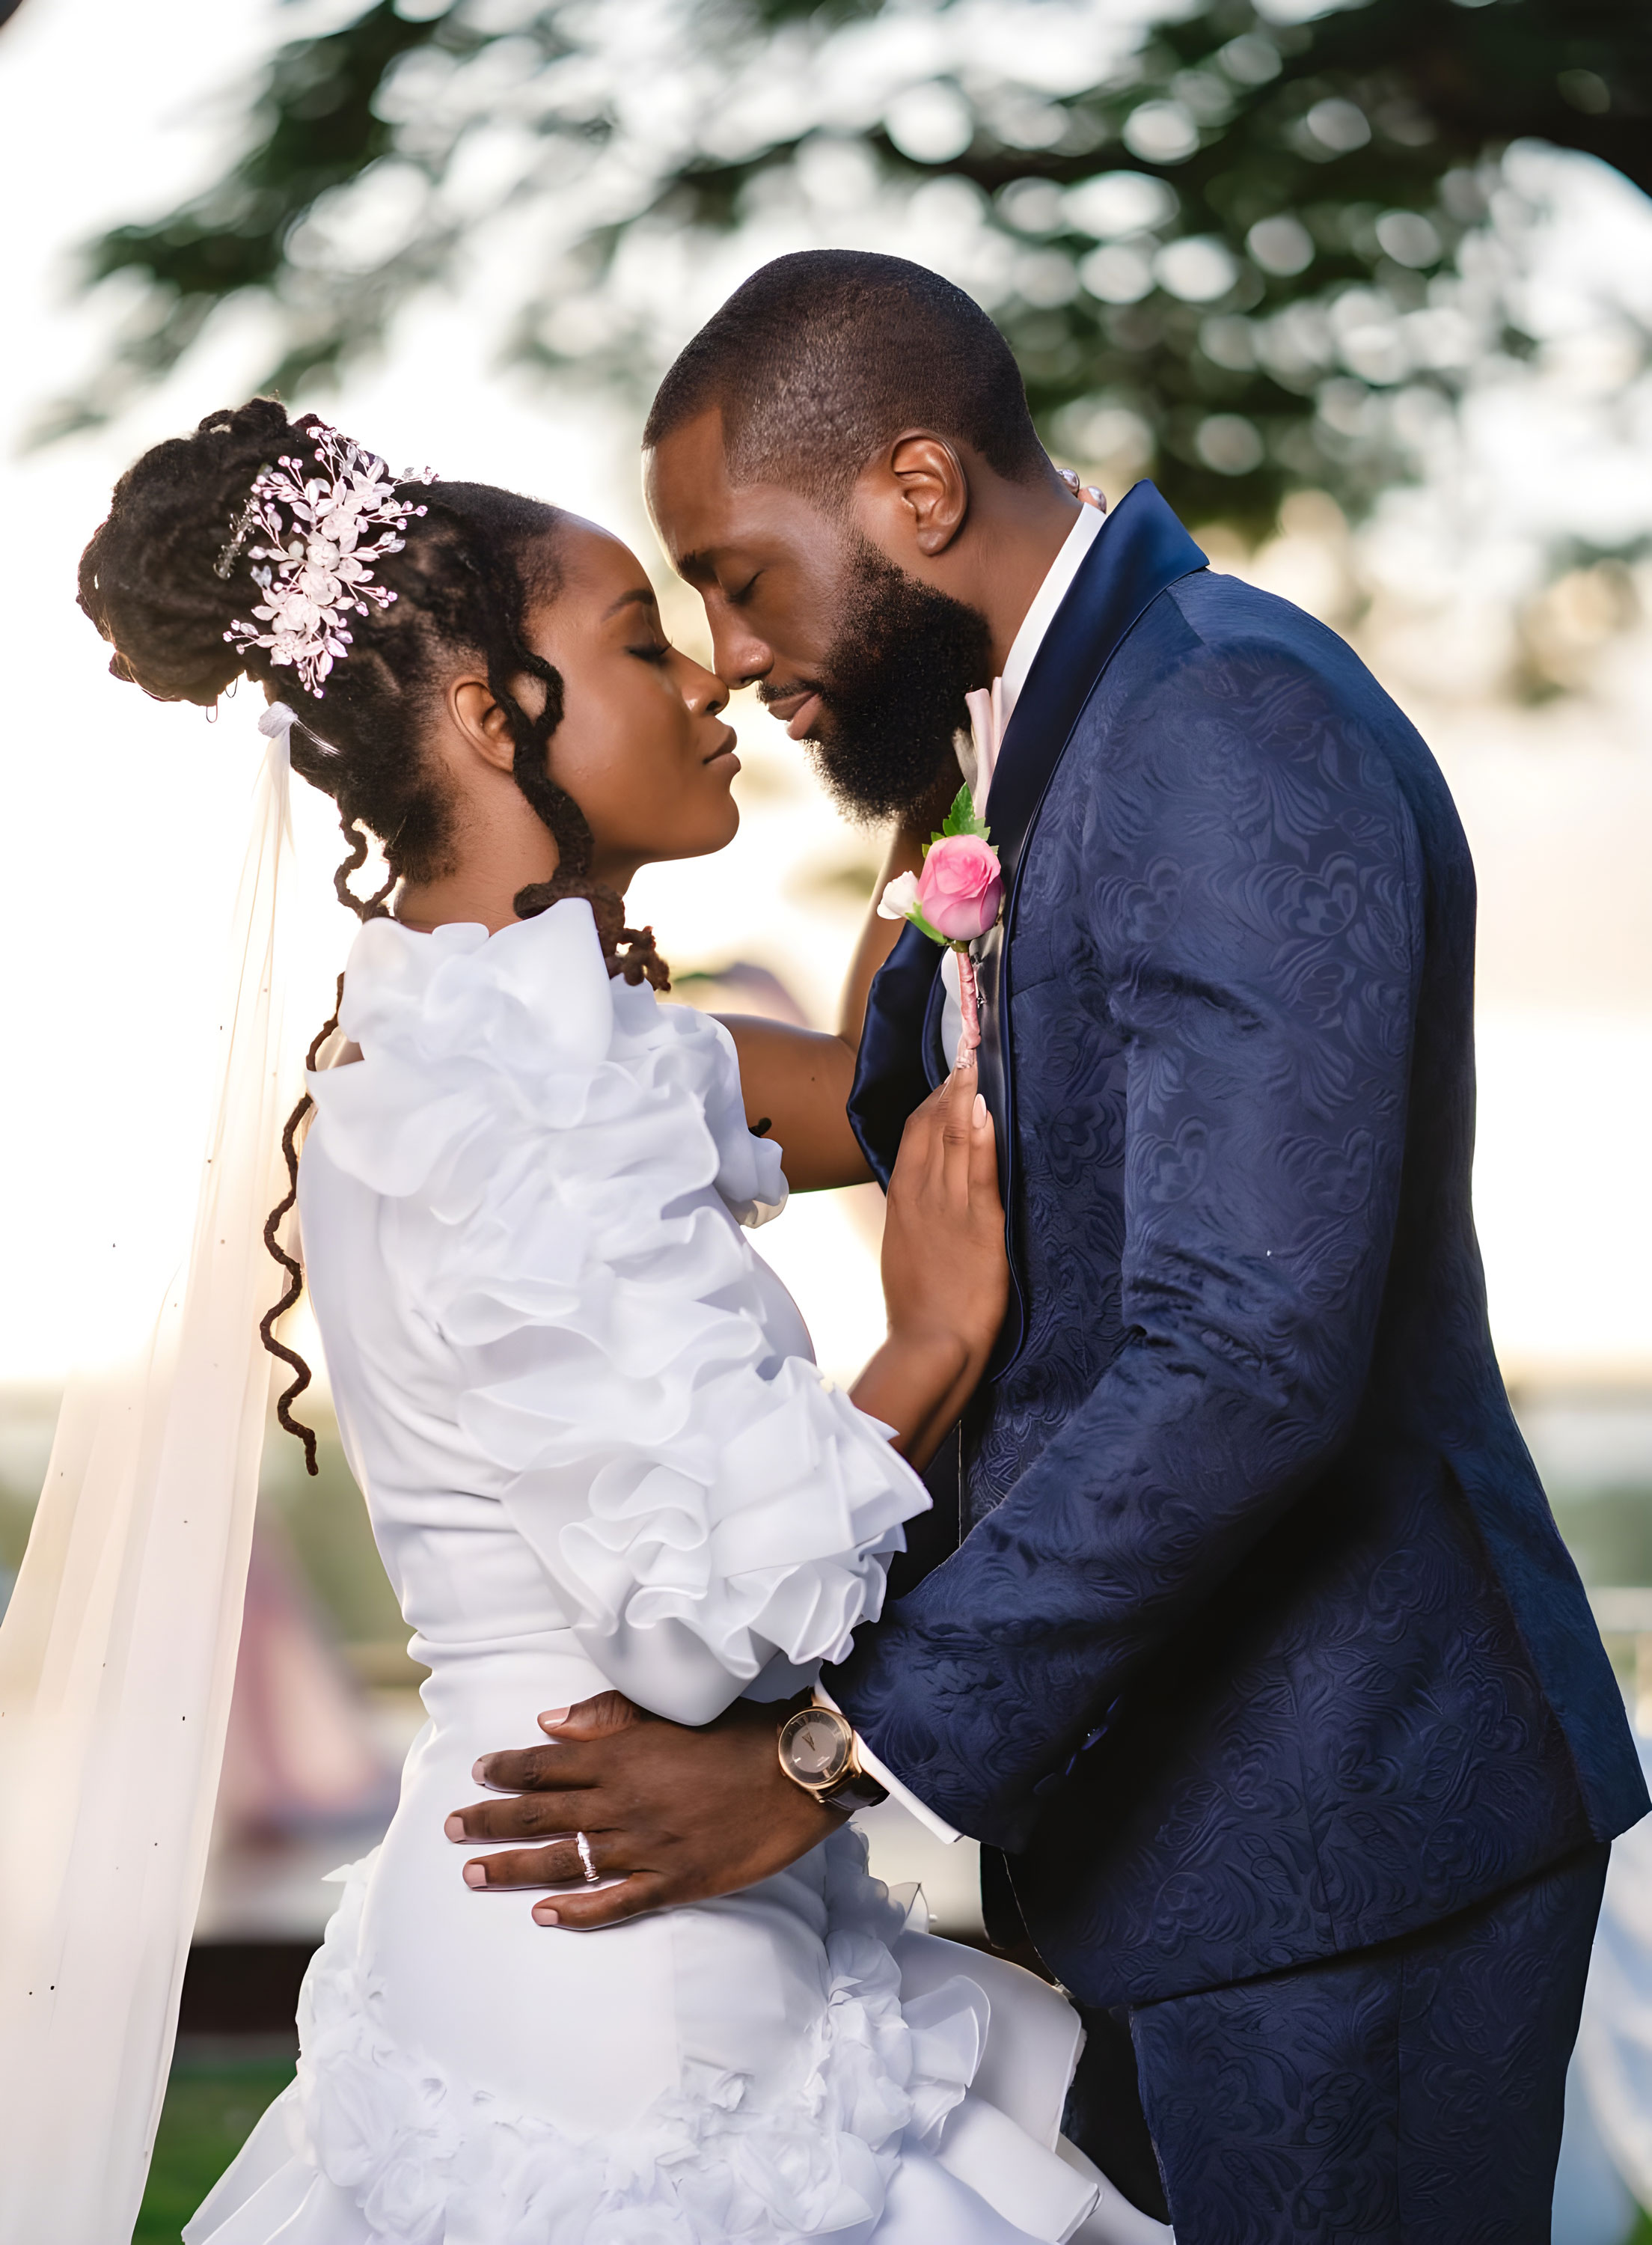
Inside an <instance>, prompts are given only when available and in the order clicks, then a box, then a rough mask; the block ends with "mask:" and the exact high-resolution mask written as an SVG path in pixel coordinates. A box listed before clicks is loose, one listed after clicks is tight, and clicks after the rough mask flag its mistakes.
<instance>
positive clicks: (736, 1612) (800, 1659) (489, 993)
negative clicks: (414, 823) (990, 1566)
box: [311, 899, 929, 1723]
mask: <svg viewBox="0 0 1652 2245" xmlns="http://www.w3.org/2000/svg"><path fill="white" fill-rule="evenodd" d="M342 1019H343V1026H344V1027H345V1028H346V1029H347V1031H348V1032H349V1035H350V1036H351V1037H353V1038H354V1039H355V1041H356V1042H357V1043H358V1044H359V1045H360V1046H361V1048H362V1054H363V1058H362V1061H360V1062H359V1063H356V1064H355V1065H352V1066H350V1067H349V1068H337V1069H333V1070H330V1071H328V1073H327V1074H326V1075H317V1076H315V1077H313V1078H312V1080H311V1089H312V1092H313V1093H314V1095H315V1101H316V1105H317V1110H318V1111H317V1119H316V1123H315V1132H316V1133H317V1135H318V1138H319V1141H320V1143H322V1144H324V1146H325V1149H326V1152H327V1156H328V1159H329V1160H330V1161H332V1162H333V1163H335V1164H336V1165H337V1166H338V1167H339V1168H341V1169H342V1170H345V1171H347V1172H348V1173H349V1174H350V1175H351V1176H353V1177H356V1178H357V1179H358V1180H360V1181H361V1182H362V1184H365V1185H367V1186H369V1188H371V1189H372V1190H375V1191H376V1192H377V1193H379V1194H380V1195H382V1196H383V1197H384V1199H385V1200H386V1201H387V1202H388V1203H389V1204H391V1205H390V1209H389V1220H388V1221H387V1222H386V1224H383V1226H382V1227H381V1236H382V1237H383V1239H384V1242H385V1251H386V1254H387V1258H389V1262H390V1265H391V1266H392V1267H391V1269H390V1272H389V1277H390V1280H391V1283H392V1285H395V1286H396V1287H397V1289H398V1290H399V1292H400V1295H401V1298H402V1299H403V1302H404V1305H405V1308H406V1312H407V1314H409V1315H410V1316H411V1317H413V1318H416V1319H418V1320H420V1321H421V1322H422V1324H423V1326H425V1328H426V1329H427V1331H428V1332H429V1333H431V1334H432V1335H433V1336H435V1337H436V1339H437V1340H438V1342H439V1343H440V1344H441V1345H442V1346H443V1350H444V1352H445V1353H447V1354H448V1355H449V1357H450V1360H451V1363H452V1365H453V1367H454V1380H455V1390H456V1394H455V1398H454V1409H455V1413H456V1415H457V1421H458V1424H459V1427H460V1428H461V1429H462V1431H463V1433H464V1435H465V1437H466V1438H467V1440H468V1441H469V1442H470V1443H471V1445H473V1446H474V1450H475V1454H476V1458H477V1476H478V1480H477V1486H478V1489H479V1490H480V1491H481V1492H482V1493H484V1494H496V1495H498V1496H499V1498H500V1499H501V1501H502V1502H504V1505H505V1507H506V1508H507V1509H508V1511H509V1513H510V1516H511V1520H512V1522H513V1523H514V1524H515V1526H516V1527H517V1528H518V1530H519V1531H520V1533H521V1534H522V1536H524V1537H525V1540H526V1541H527V1543H529V1544H530V1545H531V1547H532V1549H533V1550H534V1552H535V1553H536V1554H537V1556H538V1559H539V1561H540V1563H541V1564H542V1565H543V1566H544V1568H545V1571H546V1573H547V1575H548V1576H549V1577H550V1578H551V1581H552V1584H553V1585H554V1587H555V1590H556V1593H557V1596H558V1600H559V1604H560V1605H561V1607H562V1609H563V1611H564V1613H565V1618H566V1620H567V1623H568V1625H569V1626H570V1628H572V1630H573V1631H574V1632H575V1633H576V1634H577V1635H578V1637H579V1640H580V1642H581V1644H582V1645H583V1646H584V1648H585V1650H586V1652H587V1653H588V1654H589V1655H590V1657H591V1658H592V1660H593V1661H594V1662H595V1663H596V1665H598V1666H599V1668H600V1669H601V1670H602V1672H603V1673H604V1674H605V1675H606V1677H607V1678H608V1679H609V1680H610V1682H611V1683H612V1684H613V1685H616V1686H617V1687H618V1688H619V1689H620V1690H622V1691H624V1692H627V1693H628V1694H629V1695H630V1696H631V1697H632V1698H633V1699H636V1700H638V1701H639V1702H640V1704H641V1705H643V1706H647V1707H650V1708H652V1709H653V1711H654V1712H655V1713H660V1714H663V1715H667V1716H670V1717H671V1718H673V1719H674V1720H677V1721H680V1722H687V1723H700V1722H705V1721H707V1720H708V1719H710V1718H711V1717H712V1716H713V1715H714V1714H715V1713H718V1712H719V1711H720V1710H721V1708H722V1707H723V1706H727V1705H728V1702H729V1701H730V1700H731V1699H734V1698H735V1697H736V1696H737V1695H738V1694H739V1693H740V1692H741V1691H742V1690H743V1689H744V1688H745V1687H746V1686H747V1685H751V1684H752V1683H753V1682H754V1681H755V1679H758V1678H759V1677H763V1678H764V1679H765V1682H766V1683H769V1684H772V1683H774V1682H775V1679H776V1676H777V1675H778V1676H779V1677H780V1678H781V1679H782V1680H786V1679H789V1675H790V1674H791V1673H792V1672H796V1671H801V1672H805V1673H809V1672H812V1671H813V1669H814V1668H815V1666H816V1665H818V1664H819V1663H820V1662H822V1661H828V1660H835V1659H838V1658H842V1656H843V1653H844V1652H846V1651H847V1650H848V1646H849V1642H850V1636H851V1634H852V1632H853V1631H854V1630H855V1628H856V1625H857V1624H859V1623H860V1622H861V1621H863V1620H866V1619H869V1618H872V1617H874V1616H876V1614H877V1611H878V1610H879V1608H880V1605H881V1604H882V1600H883V1595H884V1568H885V1565H886V1563H887V1560H888V1557H889V1555H890V1553H891V1552H893V1551H895V1550H899V1549H900V1548H901V1547H902V1543H903V1541H904V1539H903V1537H902V1535H901V1523H902V1522H903V1521H904V1520H908V1519H911V1517H912V1516H913V1515H915V1514H916V1513H918V1512H921V1511H923V1510H924V1509H926V1507H927V1505H928V1502H929V1499H928V1496H927V1495H926V1493H925V1491H924V1487H923V1484H922V1483H921V1482H919V1480H918V1479H917V1475H915V1474H913V1473H912V1472H911V1469H910V1468H908V1467H907V1465H906V1464H905V1462H904V1461H903V1460H902V1459H901V1458H900V1457H899V1456H898V1455H897V1454H896V1452H895V1451H894V1450H893V1449H892V1448H890V1444H889V1442H888V1441H887V1440H886V1439H885V1437H886V1434H887V1431H888V1430H887V1429H885V1428H880V1427H879V1426H878V1425H877V1422H876V1421H873V1420H871V1419H869V1418H868V1417H866V1416H865V1414H863V1413H861V1412H859V1411H857V1410H856V1408H855V1407H854V1406H853V1404H851V1403H850V1401H849V1399H848V1397H847V1396H845V1395H843V1394H841V1393H839V1392H837V1391H836V1390H835V1389H834V1388H833V1387H832V1386H831V1383H830V1382H829V1381H827V1380H823V1378H822V1377H821V1374H820V1373H819V1371H818V1370H817V1368H816V1366H815V1364H814V1363H813V1361H812V1360H811V1357H810V1355H809V1343H808V1336H807V1333H806V1332H805V1331H804V1329H803V1327H802V1322H801V1320H800V1319H798V1318H797V1316H796V1310H795V1309H794V1307H793V1306H792V1305H791V1302H790V1299H789V1297H788V1296H787V1295H786V1294H785V1292H784V1290H783V1288H782V1287H781V1285H780V1284H779V1281H778V1280H777V1279H776V1278H775V1277H774V1274H773V1273H772V1272H770V1271H769V1270H768V1266H767V1265H764V1264H763V1263H762V1261H761V1260H760V1259H759V1258H757V1257H756V1256H755V1254H754V1253H753V1251H752V1250H751V1248H750V1247H749V1245H748V1243H747V1241H746V1239H745V1238H744V1237H743V1236H742V1234H741V1231H740V1229H739V1228H738V1226H739V1224H740V1223H741V1221H746V1222H749V1221H750V1220H751V1219H752V1218H753V1217H754V1216H755V1215H756V1214H758V1213H759V1212H760V1211H763V1210H772V1209H775V1208H777V1207H778V1206H779V1205H780V1204H781V1203H782V1202H783V1199H784V1197H785V1181H784V1178H783V1176H782V1171H781V1150H780V1149H779V1148H778V1147H776V1146H775V1145H774V1144H773V1143H772V1142H770V1141H769V1140H768V1139H756V1138H754V1137H752V1136H751V1134H750V1132H749V1131H748V1129H747V1128H746V1124H745V1113H744V1107H743V1104H742V1102H741V1095H740V1081H739V1073H738V1069H737V1067H736V1064H735V1055H734V1048H733V1044H732V1041H731V1040H730V1039H729V1037H728V1033H727V1032H726V1031H725V1030H724V1029H723V1028H721V1025H720V1024H718V1023H716V1022H714V1021H710V1020H708V1018H707V1017H705V1016H703V1015H701V1014H695V1013H694V1012H692V1011H691V1010H690V1009H688V1008H687V1007H675V1006H667V1007H661V1006H660V1005H659V1004H658V1003H657V1001H656V1000H655V999H654V996H653V992H652V991H650V990H647V989H646V988H633V987H630V986H628V985H626V984H625V983H623V982H617V981H611V980H609V979H608V975H607V973H606V965H605V962H604V960H603V959H602V956H601V953H600V949H599V946H598V942H597V937H596V931H595V927H594V925H593V923H592V918H591V912H590V908H589V906H588V905H586V904H585V903H584V902H583V901H581V900H579V899H570V900H568V901H566V902H564V903H562V904H559V905H553V906H552V909H551V911H549V912H545V913H544V914H542V915H541V916H540V917H538V919H532V920H528V921H525V922H522V923H519V924H517V925H514V926H510V927H507V928H504V929H503V930H501V931H500V932H499V933H497V934H495V935H493V936H491V937H490V936H488V935H487V933H486V932H485V931H484V929H482V928H480V927H471V926H450V927H445V928H442V929H439V930H437V933H435V934H433V935H421V934H415V933H412V932H411V931H410V930H407V929H404V928H401V927H399V926H396V924H395V923H393V922H389V921H375V922H372V923H370V924H369V926H367V927H365V928H364V929H363V930H362V934H361V936H360V938H359V939H358V940H357V943H356V946H355V950H354V952H353V953H352V954H351V959H350V966H349V973H348V976H347V979H346V984H345V997H344V1007H343V1016H342ZM760 1688H762V1687H760Z"/></svg>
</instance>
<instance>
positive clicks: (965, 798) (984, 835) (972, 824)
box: [930, 783, 992, 842]
mask: <svg viewBox="0 0 1652 2245" xmlns="http://www.w3.org/2000/svg"><path fill="white" fill-rule="evenodd" d="M945 834H978V835H979V836H980V838H981V839H982V841H983V842H988V841H990V840H991V839H992V828H991V827H990V826H989V825H988V824H987V823H986V821H985V819H984V818H983V817H981V814H980V812H979V811H977V809H976V808H975V797H973V796H972V794H971V793H970V790H969V787H968V785H967V783H966V784H965V786H963V787H961V788H959V790H958V793H957V794H956V795H955V796H954V797H952V808H951V810H950V811H948V812H947V814H946V816H945V817H944V819H943V820H942V821H941V832H940V834H931V837H930V840H931V842H938V841H939V840H940V839H941V836H942V835H945Z"/></svg>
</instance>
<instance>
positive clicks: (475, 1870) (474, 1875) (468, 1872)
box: [464, 1863, 488, 1887]
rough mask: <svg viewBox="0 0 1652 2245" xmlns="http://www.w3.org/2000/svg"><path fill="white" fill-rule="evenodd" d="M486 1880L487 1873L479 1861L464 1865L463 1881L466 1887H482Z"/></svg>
mask: <svg viewBox="0 0 1652 2245" xmlns="http://www.w3.org/2000/svg"><path fill="white" fill-rule="evenodd" d="M487 1882H488V1875H487V1873H486V1871H485V1870H484V1869H483V1867H482V1865H481V1864H480V1863H467V1864H466V1865H465V1867H464V1883H465V1885H466V1886H467V1887H484V1886H486V1884H487Z"/></svg>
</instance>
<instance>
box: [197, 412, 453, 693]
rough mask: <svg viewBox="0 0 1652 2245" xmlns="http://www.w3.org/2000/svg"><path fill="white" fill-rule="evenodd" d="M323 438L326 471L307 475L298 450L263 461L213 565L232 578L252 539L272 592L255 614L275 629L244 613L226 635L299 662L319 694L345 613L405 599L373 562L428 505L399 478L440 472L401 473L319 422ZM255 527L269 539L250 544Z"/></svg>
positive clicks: (292, 665) (309, 687)
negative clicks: (416, 501) (406, 491)
mask: <svg viewBox="0 0 1652 2245" xmlns="http://www.w3.org/2000/svg"><path fill="white" fill-rule="evenodd" d="M315 450H316V451H317V452H318V453H319V455H320V456H321V464H322V468H323V469H324V470H325V471H326V472H325V473H324V474H322V475H319V476H318V475H311V476H309V477H308V478H306V477H305V474H304V467H305V463H304V462H303V461H302V460H299V459H295V458H293V457H292V456H291V455H290V454H284V455H283V456H282V458H281V459H280V460H278V461H277V462H276V464H275V465H274V467H273V468H263V469H261V470H260V471H259V473H258V475H257V476H256V477H255V478H254V483H253V488H252V491H251V492H250V493H249V494H248V497H247V505H245V507H244V508H243V509H242V510H241V512H240V517H239V519H237V521H236V523H235V525H234V530H233V532H232V534H231V537H230V540H229V543H228V544H227V546H225V547H224V549H223V551H222V552H221V553H220V555H219V557H218V560H217V561H216V563H215V564H214V565H213V566H214V568H215V570H216V573H217V574H218V575H219V576H220V577H227V576H228V575H229V573H230V571H231V569H233V568H234V565H235V562H236V561H237V560H238V559H239V558H240V552H241V549H242V547H243V546H246V548H247V558H248V559H249V560H251V562H252V564H253V570H252V575H253V581H254V584H256V585H258V586H259V587H261V588H262V591H263V593H264V598H263V599H262V600H261V601H259V603H258V604H257V606H256V607H254V610H253V614H254V617H256V618H257V619H258V620H259V622H261V623H263V624H265V625H267V627H268V628H267V629H266V630H263V631H261V630H260V629H259V627H258V623H244V622H241V621H236V622H234V623H233V624H231V626H230V627H229V629H228V630H227V632H226V633H225V634H224V637H225V638H226V639H227V641H229V642H230V644H231V645H232V646H234V647H241V648H247V647H262V648H268V650H269V659H270V661H271V662H272V663H275V664H279V665H281V667H282V668H288V669H294V670H296V671H297V673H298V675H299V678H300V680H301V682H302V684H303V687H304V690H305V691H306V693H308V694H313V695H315V696H316V698H317V699H318V700H319V699H320V697H321V693H322V680H323V679H324V678H325V677H326V676H327V675H328V671H330V670H331V668H333V665H334V663H335V662H336V661H339V660H340V658H341V657H342V656H343V655H347V654H348V653H349V647H350V629H349V625H348V623H346V621H344V619H345V618H346V616H347V615H349V614H355V615H358V616H365V615H370V614H371V613H372V610H373V608H376V607H377V608H387V607H389V604H390V602H391V601H392V600H394V599H395V598H396V594H395V593H394V592H392V591H391V589H390V588H389V586H388V585H379V584H376V583H375V582H374V579H373V573H372V570H371V568H370V567H369V564H370V563H371V562H374V561H376V560H380V559H382V558H383V555H385V554H387V553H400V552H401V550H402V548H403V546H404V545H405V544H406V542H407V541H406V539H403V538H401V537H399V536H398V535H397V532H400V531H403V530H404V529H405V528H406V527H407V525H408V524H409V523H410V521H411V520H412V519H413V517H414V516H415V515H419V514H423V512H425V510H424V508H423V507H422V506H415V505H413V504H412V502H411V501H410V500H409V499H398V498H397V497H396V483H397V481H400V482H402V483H423V484H429V483H434V482H435V480H436V477H435V472H434V471H433V470H431V469H430V468H425V469H423V471H419V472H417V473H412V472H410V473H409V474H407V475H405V476H403V477H401V478H393V477H392V476H391V474H390V471H389V469H388V468H387V467H386V466H385V465H384V463H383V460H381V459H379V458H377V457H376V454H374V453H372V452H369V451H363V450H362V446H361V445H359V444H354V443H352V441H351V440H350V438H349V437H341V436H340V435H339V433H338V431H336V430H335V429H317V430H316V431H315ZM254 530H259V531H261V532H263V534H264V536H265V538H266V539H268V541H269V543H268V544H267V545H263V546H247V538H248V536H249V535H250V533H251V532H253V531H254ZM374 531H376V532H378V535H377V536H376V537H374V536H372V535H370V534H369V533H371V532H374ZM369 603H370V606H369Z"/></svg>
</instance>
